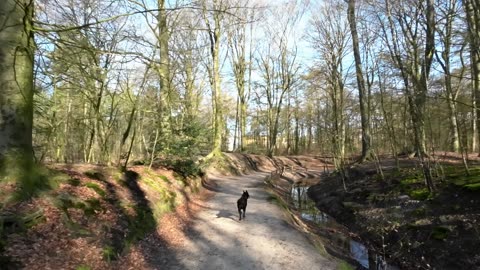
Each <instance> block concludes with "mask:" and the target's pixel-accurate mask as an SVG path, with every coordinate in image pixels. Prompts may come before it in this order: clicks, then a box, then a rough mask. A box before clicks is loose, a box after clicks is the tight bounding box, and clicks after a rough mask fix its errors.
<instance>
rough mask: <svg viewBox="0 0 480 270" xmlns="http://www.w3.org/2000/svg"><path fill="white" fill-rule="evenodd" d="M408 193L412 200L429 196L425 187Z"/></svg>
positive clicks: (420, 199)
mask: <svg viewBox="0 0 480 270" xmlns="http://www.w3.org/2000/svg"><path fill="white" fill-rule="evenodd" d="M408 195H410V197H411V198H412V199H414V200H419V201H423V200H426V199H427V198H428V197H429V196H430V191H428V189H427V188H421V189H415V190H412V191H410V192H409V193H408Z"/></svg>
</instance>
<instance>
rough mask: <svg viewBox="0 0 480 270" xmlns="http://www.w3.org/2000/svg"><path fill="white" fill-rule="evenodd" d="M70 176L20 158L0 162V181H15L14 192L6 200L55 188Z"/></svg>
mask: <svg viewBox="0 0 480 270" xmlns="http://www.w3.org/2000/svg"><path fill="white" fill-rule="evenodd" d="M69 178H70V177H69V176H68V175H66V174H64V173H61V172H58V171H55V170H50V169H48V168H46V167H44V166H41V165H38V164H33V163H30V162H25V161H23V162H22V160H21V159H19V158H18V159H15V158H12V157H10V158H4V159H3V160H1V164H0V181H5V182H12V183H15V184H16V186H17V189H16V191H15V193H13V194H9V195H8V196H9V198H7V201H9V200H14V201H22V200H26V199H29V198H31V197H35V196H38V195H39V194H41V193H42V192H43V191H48V190H51V189H54V188H57V187H58V186H59V185H60V184H61V183H63V182H67V181H68V179H69Z"/></svg>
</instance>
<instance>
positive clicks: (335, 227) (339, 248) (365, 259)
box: [290, 182, 398, 270]
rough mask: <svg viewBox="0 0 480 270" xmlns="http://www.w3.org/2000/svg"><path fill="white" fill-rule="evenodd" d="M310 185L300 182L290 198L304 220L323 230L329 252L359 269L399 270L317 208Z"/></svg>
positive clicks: (293, 189)
mask: <svg viewBox="0 0 480 270" xmlns="http://www.w3.org/2000/svg"><path fill="white" fill-rule="evenodd" d="M309 187H310V185H307V184H305V183H302V182H299V183H298V184H294V185H292V187H291V193H290V196H291V198H292V200H293V204H294V206H295V207H296V209H297V210H298V211H299V212H300V213H301V217H302V219H304V220H307V221H311V222H314V223H315V224H316V225H317V227H319V228H320V229H321V231H322V232H324V233H322V235H321V236H322V238H324V239H325V240H326V242H327V243H326V246H325V248H326V249H327V251H328V252H330V253H332V255H335V256H340V257H341V258H343V259H346V260H348V261H350V262H353V263H355V264H356V265H357V269H376V270H387V269H388V270H392V269H398V268H397V267H395V266H392V265H389V264H387V262H386V261H385V259H384V257H383V256H381V255H379V254H376V253H375V252H373V251H371V250H368V248H367V247H366V246H365V245H364V244H363V243H361V242H360V241H356V240H353V239H352V238H351V237H349V236H348V233H346V228H345V227H343V226H342V225H340V224H338V223H337V222H335V220H334V219H333V218H332V217H330V216H329V215H327V214H325V213H323V212H321V211H320V210H318V209H317V207H316V206H315V202H314V201H312V200H311V199H310V198H309V197H308V195H307V191H308V188H309Z"/></svg>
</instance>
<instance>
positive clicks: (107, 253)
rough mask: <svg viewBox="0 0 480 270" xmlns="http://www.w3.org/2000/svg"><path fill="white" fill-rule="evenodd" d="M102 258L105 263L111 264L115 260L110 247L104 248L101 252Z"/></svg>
mask: <svg viewBox="0 0 480 270" xmlns="http://www.w3.org/2000/svg"><path fill="white" fill-rule="evenodd" d="M102 257H103V259H104V260H106V261H107V262H111V261H113V260H115V259H116V258H117V254H116V252H115V249H114V248H113V247H112V246H105V247H104V248H103V250H102Z"/></svg>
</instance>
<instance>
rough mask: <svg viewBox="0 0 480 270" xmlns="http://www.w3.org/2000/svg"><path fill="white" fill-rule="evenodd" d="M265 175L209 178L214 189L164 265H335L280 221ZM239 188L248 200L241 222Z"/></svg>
mask: <svg viewBox="0 0 480 270" xmlns="http://www.w3.org/2000/svg"><path fill="white" fill-rule="evenodd" d="M266 176H267V174H266V173H254V174H250V175H245V176H221V177H210V179H211V180H213V181H215V183H216V185H217V190H216V191H215V195H214V197H213V198H211V199H210V200H209V201H208V203H207V205H208V207H207V208H206V210H203V211H201V212H200V213H199V214H198V215H197V217H196V219H195V221H193V224H192V226H191V228H190V229H189V232H188V239H187V240H186V242H185V243H184V245H183V247H182V248H181V249H180V250H179V251H178V252H177V254H176V257H177V260H176V261H175V262H174V264H172V265H168V269H228V270H231V269H336V262H335V261H333V260H332V259H328V258H326V257H323V256H322V255H320V254H319V252H318V251H317V250H316V248H315V247H314V246H313V245H312V244H311V243H310V242H309V241H308V239H307V238H306V237H305V235H304V234H302V233H301V232H299V231H297V230H296V229H295V228H293V227H292V226H291V225H289V224H288V223H287V222H286V221H285V220H284V214H283V212H282V210H281V209H280V208H279V207H278V206H277V205H275V204H273V203H272V202H269V201H268V197H269V195H268V193H267V192H266V191H265V188H264V182H263V180H264V179H265V177H266ZM242 190H248V192H249V194H250V199H249V200H248V206H247V211H246V219H245V220H242V221H239V220H238V212H237V209H236V201H237V200H238V198H240V196H241V194H242Z"/></svg>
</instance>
